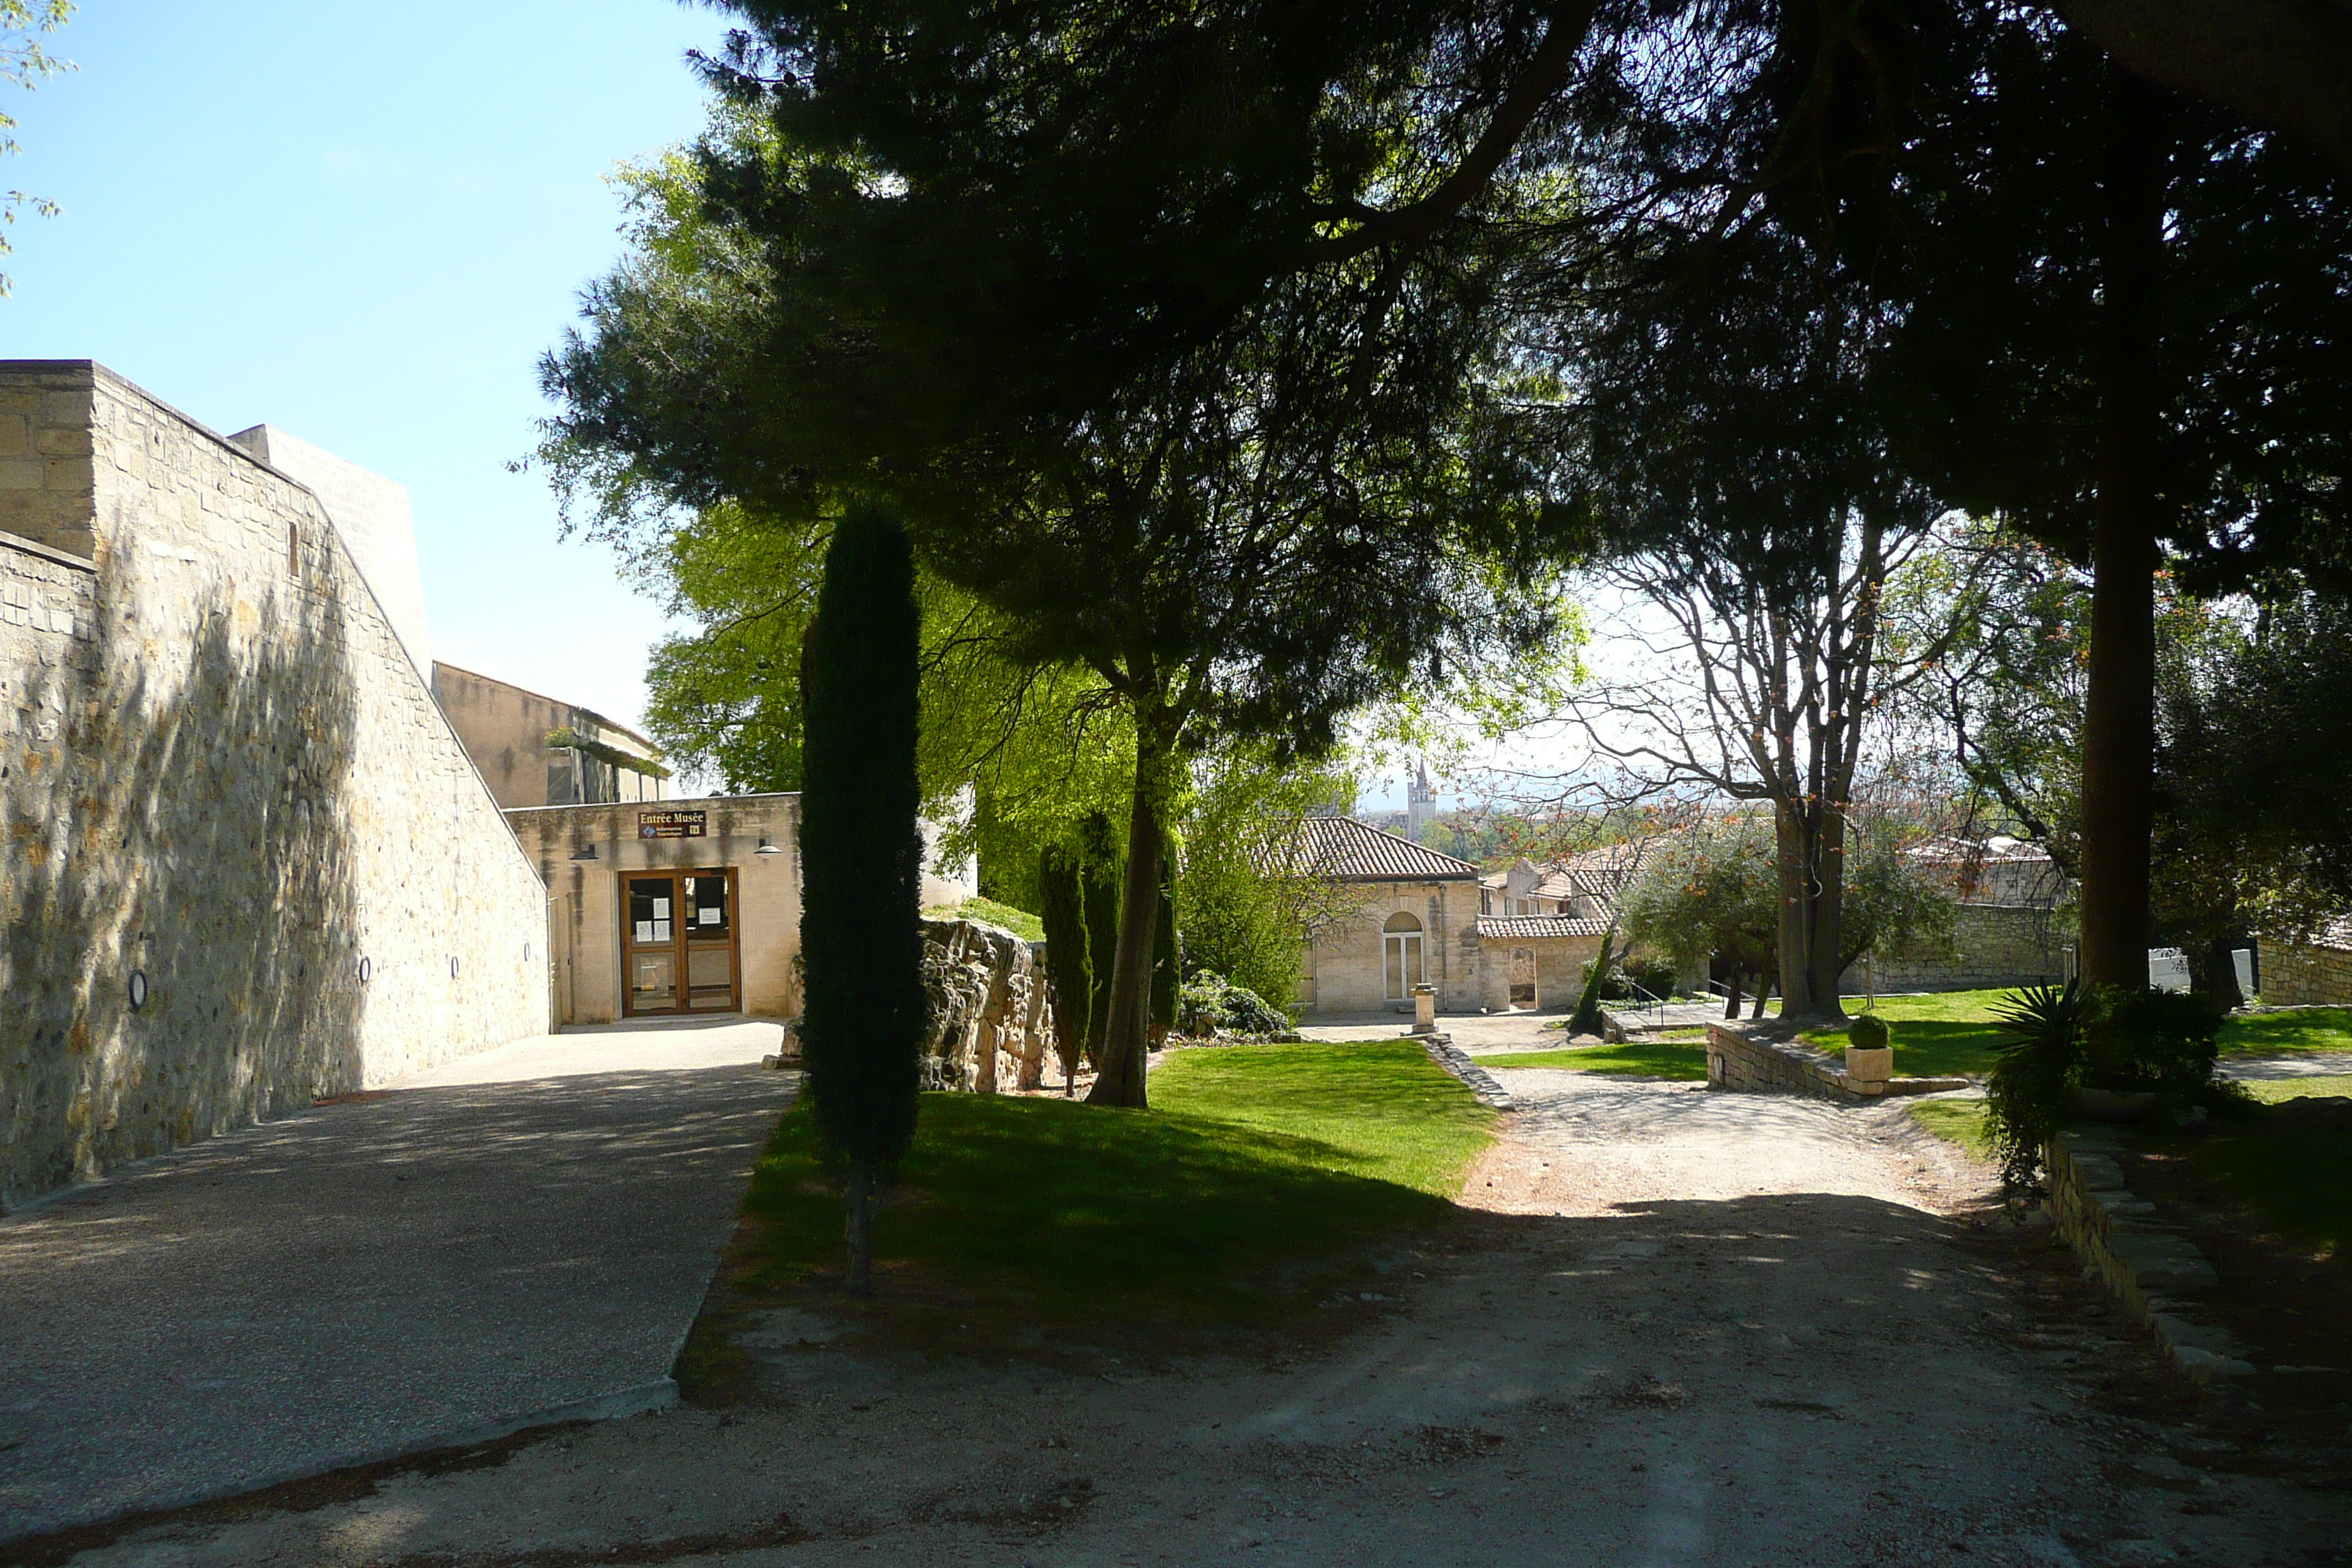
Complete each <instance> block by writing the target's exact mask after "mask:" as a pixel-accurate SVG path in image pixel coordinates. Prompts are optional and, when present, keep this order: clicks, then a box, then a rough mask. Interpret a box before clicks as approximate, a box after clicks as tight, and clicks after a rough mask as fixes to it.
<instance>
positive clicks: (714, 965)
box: [677, 871, 736, 1013]
mask: <svg viewBox="0 0 2352 1568" xmlns="http://www.w3.org/2000/svg"><path fill="white" fill-rule="evenodd" d="M677 880H678V896H679V902H678V908H679V909H680V910H683V911H685V920H686V993H685V994H686V1005H687V1008H688V1011H690V1012H696V1013H732V1012H734V1011H735V989H736V987H735V968H736V965H735V899H734V892H735V889H734V886H733V883H734V880H735V873H734V872H732V871H697V872H695V873H694V874H692V875H691V876H686V877H680V878H679V879H677Z"/></svg>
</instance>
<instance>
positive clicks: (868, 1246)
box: [847, 1160, 874, 1296]
mask: <svg viewBox="0 0 2352 1568" xmlns="http://www.w3.org/2000/svg"><path fill="white" fill-rule="evenodd" d="M847 1231H848V1237H847V1238H848V1242H849V1293H850V1294H851V1295H853V1296H871V1295H872V1294H874V1162H873V1161H871V1160H852V1161H851V1162H850V1163H849V1224H848V1227H847Z"/></svg>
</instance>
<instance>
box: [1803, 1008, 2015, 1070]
mask: <svg viewBox="0 0 2352 1568" xmlns="http://www.w3.org/2000/svg"><path fill="white" fill-rule="evenodd" d="M2010 994H2011V993H2010V992H2008V991H1943V992H1937V993H1934V994H1929V995H1925V996H1881V997H1879V998H1878V1000H1877V1002H1876V1003H1875V1005H1864V1004H1863V1003H1862V999H1861V998H1859V997H1854V996H1849V997H1847V998H1846V999H1845V1003H1846V1007H1847V1010H1848V1011H1850V1012H1856V1013H1859V1012H1864V1011H1869V1012H1874V1013H1876V1014H1877V1015H1878V1016H1880V1017H1881V1018H1884V1019H1885V1020H1886V1023H1887V1025H1888V1026H1889V1027H1890V1028H1891V1029H1892V1030H1893V1032H1894V1037H1895V1071H1896V1072H1898V1073H1901V1074H1903V1075H1904V1076H1905V1077H1906V1078H1952V1077H1958V1076H1960V1075H1964V1074H1977V1073H1986V1072H1990V1071H1991V1070H1992V1064H1993V1062H1994V1060H1995V1057H1994V1052H1993V1047H1994V1046H1995V1045H1996V1044H1997V1043H1999V1041H2000V1037H2001V1034H2002V1030H2001V1026H2000V1025H1999V1024H1997V1023H1995V1022H1994V1021H1993V1016H1992V1011H1991V1008H1992V1004H1993V1003H1995V1002H1997V1001H1999V1000H2000V998H2001V997H2003V996H2007V995H2010ZM1801 1038H1802V1039H1803V1040H1804V1042H1805V1043H1806V1044H1807V1045H1810V1046H1813V1047H1818V1048H1820V1049H1822V1050H1825V1051H1842V1050H1843V1049H1845V1031H1844V1030H1843V1029H1807V1030H1805V1031H1804V1033H1803V1034H1802V1036H1801Z"/></svg>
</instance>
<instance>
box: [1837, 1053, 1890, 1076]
mask: <svg viewBox="0 0 2352 1568" xmlns="http://www.w3.org/2000/svg"><path fill="white" fill-rule="evenodd" d="M1845 1076H1846V1077H1847V1079H1850V1080H1851V1081H1853V1082H1855V1083H1885V1081H1886V1080H1887V1079H1891V1078H1893V1077H1894V1076H1895V1047H1893V1046H1880V1047H1876V1048H1875V1049H1872V1048H1869V1047H1863V1046H1848V1047H1846V1048H1845Z"/></svg>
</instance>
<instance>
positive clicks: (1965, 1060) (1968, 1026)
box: [1803, 991, 2352, 1078]
mask: <svg viewBox="0 0 2352 1568" xmlns="http://www.w3.org/2000/svg"><path fill="white" fill-rule="evenodd" d="M2011 994H2013V993H2011V992H2009V991H1944V992H1938V993H1936V994H1931V995H1926V996H1881V997H1880V998H1878V1001H1877V1004H1876V1006H1875V1009H1874V1010H1875V1011H1876V1012H1877V1014H1878V1016H1880V1017H1882V1018H1884V1019H1885V1020H1886V1022H1887V1025H1888V1026H1889V1027H1890V1028H1891V1029H1892V1030H1893V1031H1894V1035H1895V1071H1896V1072H1898V1073H1902V1074H1904V1075H1905V1076H1906V1077H1911V1078H1944V1077H1948V1076H1951V1075H1955V1074H1961V1073H1966V1074H1982V1073H1986V1072H1990V1071H1991V1070H1992V1064H1993V1061H1994V1059H1995V1057H1994V1050H1993V1047H1994V1046H1995V1045H1996V1044H1997V1043H1998V1042H1999V1041H2000V1037H2001V1028H2000V1025H1999V1024H1997V1023H1995V1022H1994V1021H1993V1017H1992V1005H1993V1004H1994V1003H1995V1002H1997V1001H1999V1000H2000V998H2001V997H2003V996H2008V995H2011ZM1845 1006H1846V1011H1847V1012H1849V1013H1860V1012H1863V1011H1864V1010H1865V1008H1866V1007H1868V1004H1865V1003H1864V1001H1863V1000H1862V999H1861V998H1860V997H1856V996H1849V997H1847V998H1845ZM1803 1039H1804V1040H1805V1041H1806V1043H1807V1044H1809V1045H1812V1046H1816V1047H1820V1048H1821V1049H1822V1050H1829V1051H1837V1050H1843V1049H1844V1048H1845V1031H1844V1030H1843V1029H1808V1030H1806V1031H1805V1033H1804V1035H1803ZM2287 1051H2352V1007H2314V1008H2308V1009H2302V1010H2296V1011H2291V1012H2280V1013H2254V1014H2248V1015H2243V1016H2239V1017H2234V1018H2231V1019H2230V1020H2228V1021H2227V1022H2225V1023H2224V1024H2223V1025H2222V1026H2221V1054H2222V1055H2223V1056H2225V1057H2231V1056H2257V1055H2272V1054H2275V1053H2280V1052H2287Z"/></svg>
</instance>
